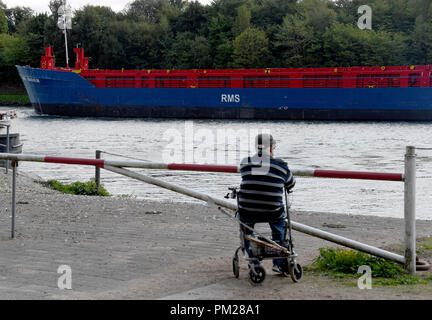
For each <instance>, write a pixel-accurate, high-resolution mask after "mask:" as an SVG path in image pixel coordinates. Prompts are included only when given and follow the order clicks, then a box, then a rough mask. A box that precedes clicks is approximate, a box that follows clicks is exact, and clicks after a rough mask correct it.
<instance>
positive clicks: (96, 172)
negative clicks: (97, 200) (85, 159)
mask: <svg viewBox="0 0 432 320" xmlns="http://www.w3.org/2000/svg"><path fill="white" fill-rule="evenodd" d="M101 153H102V151H100V150H96V159H100V158H101ZM95 182H96V188H97V189H98V190H99V186H100V168H99V167H98V166H95Z"/></svg>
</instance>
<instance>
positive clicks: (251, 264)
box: [219, 187, 303, 284]
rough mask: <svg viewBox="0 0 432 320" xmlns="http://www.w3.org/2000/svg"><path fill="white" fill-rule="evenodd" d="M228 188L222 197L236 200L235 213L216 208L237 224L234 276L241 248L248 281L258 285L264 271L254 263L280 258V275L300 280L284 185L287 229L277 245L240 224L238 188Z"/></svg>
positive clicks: (263, 277)
mask: <svg viewBox="0 0 432 320" xmlns="http://www.w3.org/2000/svg"><path fill="white" fill-rule="evenodd" d="M228 189H229V190H230V192H229V193H228V194H227V195H226V196H225V198H227V199H237V211H236V212H235V216H234V217H233V216H232V215H231V214H229V213H228V212H226V211H225V210H223V209H222V208H220V207H219V210H221V211H222V212H224V213H225V214H227V215H229V216H230V217H231V218H232V219H235V220H236V221H237V222H238V223H239V225H240V246H239V247H238V248H237V250H236V251H235V253H234V257H233V259H232V266H233V273H234V276H235V277H236V278H238V277H239V275H240V266H239V252H240V250H241V251H242V253H243V256H244V258H245V260H246V261H247V262H248V268H249V278H250V280H251V281H252V283H254V284H259V283H261V282H263V281H264V279H265V276H266V271H265V269H264V268H263V267H262V266H261V264H257V263H259V262H260V261H262V260H266V259H283V263H282V266H281V271H282V275H283V276H285V277H288V276H290V277H291V279H292V280H293V281H294V282H298V281H300V279H301V277H302V275H303V269H302V266H301V265H300V264H299V263H297V262H296V257H297V254H296V253H295V252H294V246H293V241H292V226H291V218H290V212H289V205H288V197H287V193H288V191H287V190H286V189H285V188H284V194H285V210H286V221H287V223H286V228H287V229H286V230H285V239H284V241H283V243H282V244H281V243H277V242H276V241H273V240H271V239H269V238H267V237H265V236H263V235H261V234H259V233H257V232H256V231H255V230H254V229H253V228H250V227H249V226H248V225H246V224H244V223H242V222H241V221H240V220H239V218H238V214H239V212H238V207H239V206H238V192H239V191H238V188H237V187H232V188H228ZM258 223H261V222H258ZM245 229H248V230H250V231H252V232H253V233H252V234H250V235H246V234H245V232H244V231H245ZM287 237H288V238H287ZM245 240H248V241H249V251H250V252H251V255H249V254H248V252H247V251H246V250H245ZM285 245H286V246H285Z"/></svg>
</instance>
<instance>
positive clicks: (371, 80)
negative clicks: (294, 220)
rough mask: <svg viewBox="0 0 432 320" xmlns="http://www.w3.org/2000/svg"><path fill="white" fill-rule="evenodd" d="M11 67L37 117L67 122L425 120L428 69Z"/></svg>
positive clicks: (80, 61) (79, 60)
mask: <svg viewBox="0 0 432 320" xmlns="http://www.w3.org/2000/svg"><path fill="white" fill-rule="evenodd" d="M74 53H75V54H76V63H75V68H61V67H56V66H55V61H54V57H53V48H52V47H46V48H45V56H43V57H42V58H41V67H40V68H32V67H29V66H17V69H18V72H19V75H20V76H21V79H22V81H23V83H24V85H25V87H26V89H27V93H28V95H29V97H30V101H31V103H32V105H33V107H34V109H35V110H36V112H37V113H39V114H47V115H58V116H72V117H117V118H119V117H124V118H184V119H197V118H207V119H265V120H329V121H341V120H342V121H344V120H346V121H432V66H430V65H416V66H377V67H334V68H264V69H223V70H214V69H212V70H210V69H192V70H173V69H167V70H153V69H148V70H124V69H121V70H100V69H89V58H88V57H85V56H84V49H83V48H75V49H74Z"/></svg>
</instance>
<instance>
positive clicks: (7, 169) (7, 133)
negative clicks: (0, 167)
mask: <svg viewBox="0 0 432 320" xmlns="http://www.w3.org/2000/svg"><path fill="white" fill-rule="evenodd" d="M9 127H10V125H9V124H8V125H6V153H9V151H10V150H9ZM5 166H6V174H7V173H8V172H9V160H6V163H5Z"/></svg>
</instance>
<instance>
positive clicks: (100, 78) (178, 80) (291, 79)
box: [41, 47, 432, 88]
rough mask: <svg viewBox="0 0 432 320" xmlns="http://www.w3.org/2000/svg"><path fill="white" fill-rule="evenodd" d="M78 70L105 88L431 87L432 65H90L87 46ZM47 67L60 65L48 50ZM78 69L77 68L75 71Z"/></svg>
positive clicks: (44, 62)
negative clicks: (140, 67)
mask: <svg viewBox="0 0 432 320" xmlns="http://www.w3.org/2000/svg"><path fill="white" fill-rule="evenodd" d="M74 52H75V54H76V57H77V58H76V64H75V68H76V69H75V70H74V71H75V72H80V75H81V76H82V77H84V78H85V79H87V80H88V81H90V82H91V83H92V84H94V85H95V86H96V87H99V88H105V87H109V88H393V87H400V88H407V87H431V86H432V76H431V71H432V66H430V65H421V66H390V67H389V66H379V67H344V68H266V69H190V70H176V69H166V70H153V69H148V70H123V69H122V70H103V69H101V70H100V69H88V64H89V58H87V57H85V56H84V49H82V48H75V49H74ZM41 68H42V69H58V70H63V71H64V70H67V69H64V68H55V67H54V58H53V57H52V47H47V48H46V55H45V56H44V57H42V63H41ZM71 71H72V70H71Z"/></svg>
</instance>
